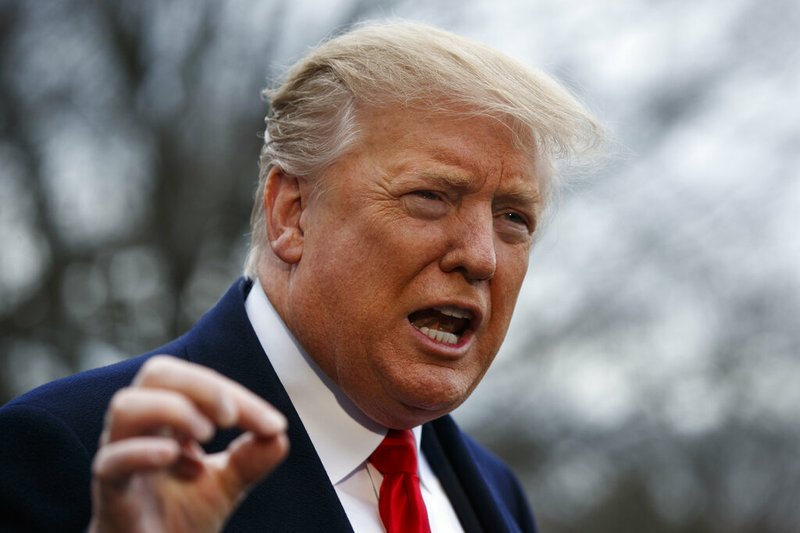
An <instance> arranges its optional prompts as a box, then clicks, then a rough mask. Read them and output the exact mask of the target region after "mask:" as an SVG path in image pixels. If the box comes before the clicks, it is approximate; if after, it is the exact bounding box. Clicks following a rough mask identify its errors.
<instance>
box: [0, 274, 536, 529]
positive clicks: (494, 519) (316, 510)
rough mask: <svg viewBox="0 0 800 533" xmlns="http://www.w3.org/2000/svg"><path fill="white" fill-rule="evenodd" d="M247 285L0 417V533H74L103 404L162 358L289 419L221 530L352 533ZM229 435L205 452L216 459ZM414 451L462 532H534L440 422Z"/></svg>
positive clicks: (488, 459) (497, 476) (496, 468)
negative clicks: (180, 325) (268, 461)
mask: <svg viewBox="0 0 800 533" xmlns="http://www.w3.org/2000/svg"><path fill="white" fill-rule="evenodd" d="M250 287H251V284H250V283H249V282H248V281H247V280H244V279H241V280H239V281H238V282H237V283H236V284H234V286H233V287H231V289H230V290H229V291H228V292H227V294H225V296H223V298H222V299H221V300H220V301H219V303H217V305H216V306H214V307H213V308H212V309H211V310H210V311H209V312H208V313H207V314H206V315H205V316H203V318H201V319H200V321H199V322H198V323H197V324H196V325H195V326H194V327H193V328H192V329H191V330H190V331H189V332H188V333H186V334H185V335H183V336H181V337H180V338H178V339H176V340H175V341H173V342H171V343H170V344H167V345H166V346H163V347H161V348H159V349H158V350H155V351H153V352H151V353H149V354H145V355H142V356H139V357H136V358H133V359H130V360H127V361H124V362H121V363H119V364H116V365H112V366H109V367H105V368H100V369H96V370H91V371H88V372H84V373H81V374H77V375H75V376H71V377H68V378H65V379H62V380H59V381H56V382H53V383H50V384H47V385H44V386H42V387H40V388H38V389H35V390H34V391H32V392H29V393H27V394H25V395H23V396H21V397H19V398H17V399H15V400H13V401H11V402H9V403H8V404H6V405H5V406H3V408H2V409H0V531H2V532H6V531H25V532H31V531H59V532H60V531H80V530H82V529H83V528H85V527H86V525H87V524H88V521H89V517H90V514H91V509H90V489H89V487H90V481H91V478H90V476H91V472H90V471H91V466H90V465H91V461H92V457H93V456H94V454H95V452H96V450H97V443H98V439H99V438H100V431H101V429H102V423H103V415H104V412H105V408H106V405H107V404H108V402H109V399H110V398H111V396H112V395H113V394H114V392H115V391H116V390H117V389H119V388H120V387H124V386H126V385H128V384H129V383H130V382H131V380H132V379H133V376H134V375H135V374H136V372H137V370H138V369H139V367H140V366H141V365H142V363H143V362H144V361H145V360H146V359H147V358H148V357H149V356H151V355H153V354H156V353H168V354H172V355H175V356H177V357H180V358H182V359H185V360H188V361H192V362H195V363H199V364H202V365H205V366H208V367H211V368H213V369H215V370H217V371H218V372H221V373H222V374H224V375H226V376H228V377H230V378H232V379H234V380H236V381H238V382H239V383H242V384H243V385H245V386H246V387H248V388H250V389H251V390H253V391H255V392H256V393H257V394H259V395H261V396H262V397H264V398H265V399H266V400H267V401H269V402H270V403H271V404H273V405H274V406H275V407H277V408H278V409H279V410H281V411H282V412H283V413H284V414H285V415H286V417H287V418H288V420H289V430H288V432H289V439H290V442H291V452H290V454H289V457H288V459H287V460H286V461H285V462H284V463H283V464H282V465H281V466H279V467H278V468H277V469H276V470H275V471H274V472H273V473H272V474H271V475H270V476H269V477H268V478H267V479H266V480H265V481H263V482H262V483H260V484H259V485H258V486H257V487H256V488H254V489H253V491H252V492H251V493H250V494H249V495H248V497H247V498H246V499H245V501H244V502H243V503H242V504H241V506H240V507H239V508H238V509H237V511H236V512H235V513H234V515H233V516H232V517H231V519H230V521H229V522H228V524H227V528H226V531H275V532H284V531H299V532H313V531H325V532H332V531H352V529H351V527H350V524H349V522H348V520H347V516H346V515H345V512H344V509H343V508H342V506H341V504H340V503H339V499H338V498H337V496H336V493H335V491H334V488H333V486H332V485H331V483H330V481H329V480H328V477H327V476H326V474H325V471H324V469H323V466H322V463H321V462H320V460H319V457H318V456H317V453H316V452H315V450H314V447H313V446H312V444H311V441H310V439H309V437H308V435H307V434H306V431H305V429H304V428H303V424H302V423H301V422H300V419H299V418H298V416H297V412H296V411H295V410H294V407H293V406H292V404H291V403H290V401H289V397H288V396H287V394H286V391H285V390H284V388H283V386H282V385H281V383H280V381H279V380H278V378H277V376H276V374H275V371H274V370H273V369H272V366H271V364H270V362H269V360H268V358H267V357H266V355H265V354H264V351H263V349H262V348H261V345H260V344H259V342H258V339H257V338H256V335H255V332H254V331H253V329H252V327H251V326H250V322H249V321H248V319H247V315H246V314H245V310H244V298H245V296H246V294H247V292H248V291H249V290H250ZM236 434H237V433H236V431H234V430H228V431H222V432H219V433H218V434H217V435H216V436H215V438H214V440H213V441H212V442H211V443H210V444H209V445H208V446H207V447H206V448H207V449H208V450H209V451H212V452H213V451H219V450H222V449H224V448H225V447H226V446H227V444H228V443H229V442H230V441H231V439H232V438H234V437H235V436H236ZM422 449H423V451H424V453H425V455H426V457H427V458H428V460H429V462H430V464H431V466H432V468H433V470H434V471H435V472H436V475H437V476H438V477H439V480H440V481H441V483H442V485H443V487H444V488H445V491H446V492H447V494H448V497H449V498H450V501H451V502H452V504H453V507H454V508H455V510H456V513H457V514H458V516H459V518H460V520H461V522H462V524H463V526H464V529H465V530H466V531H468V532H469V531H490V532H502V531H535V526H534V522H533V517H532V514H531V512H530V509H529V507H528V505H527V502H526V498H525V495H524V494H523V492H522V490H521V489H520V486H519V484H518V482H517V481H516V479H515V478H514V476H513V475H512V474H511V472H510V471H509V470H508V468H507V467H506V466H505V465H503V464H502V463H501V462H500V461H499V460H498V459H496V458H495V457H494V456H492V455H490V454H489V453H488V452H487V451H486V450H484V449H483V448H481V447H480V446H479V445H478V444H477V443H475V442H474V441H473V440H471V439H470V438H469V437H468V436H466V435H465V434H463V433H462V432H461V431H460V430H459V429H458V427H457V426H456V424H455V422H454V421H453V420H452V418H450V417H449V416H446V417H443V418H441V419H439V420H435V421H433V422H431V423H428V424H425V426H424V427H423V434H422Z"/></svg>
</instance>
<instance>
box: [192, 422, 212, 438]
mask: <svg viewBox="0 0 800 533" xmlns="http://www.w3.org/2000/svg"><path fill="white" fill-rule="evenodd" d="M192 435H193V436H194V438H195V439H197V440H199V441H200V442H206V441H207V440H208V439H210V438H211V437H212V436H214V426H213V425H212V424H211V422H209V421H208V420H206V419H205V418H196V419H194V420H193V421H192Z"/></svg>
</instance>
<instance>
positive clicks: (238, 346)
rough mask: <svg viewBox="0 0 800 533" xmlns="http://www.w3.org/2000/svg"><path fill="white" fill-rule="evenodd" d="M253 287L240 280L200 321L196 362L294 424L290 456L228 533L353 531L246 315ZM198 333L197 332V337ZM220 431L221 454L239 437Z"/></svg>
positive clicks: (192, 355) (191, 346)
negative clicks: (241, 385) (254, 532)
mask: <svg viewBox="0 0 800 533" xmlns="http://www.w3.org/2000/svg"><path fill="white" fill-rule="evenodd" d="M249 290H250V284H249V283H247V282H246V281H244V280H240V281H239V283H237V285H236V286H234V287H233V288H231V289H230V290H229V291H228V293H227V294H226V295H225V296H223V298H222V300H220V302H219V303H218V304H217V305H216V306H215V307H214V308H213V309H212V310H211V311H210V312H209V313H208V314H207V315H206V316H205V317H203V319H201V321H200V322H199V323H198V327H196V328H194V330H193V331H192V333H190V335H193V336H194V337H195V338H192V339H188V341H189V342H188V343H187V345H188V349H187V353H188V356H189V359H190V360H193V361H195V362H198V363H200V364H204V365H206V366H209V367H211V368H214V369H215V370H217V371H218V372H221V373H222V374H224V375H226V376H228V377H230V378H231V379H234V380H235V381H238V382H239V383H241V384H243V385H244V386H245V387H248V388H249V389H251V390H252V391H254V392H255V393H256V394H258V395H260V396H261V397H263V398H264V399H266V400H267V401H268V402H270V403H271V404H272V405H274V406H275V407H276V408H277V409H278V410H280V411H281V412H282V413H283V414H284V415H285V416H286V418H287V419H288V421H289V430H288V436H289V441H290V442H291V449H290V452H289V457H288V458H287V459H286V461H285V462H284V463H283V464H281V465H280V466H279V467H278V468H277V469H276V470H275V471H274V472H272V473H271V474H270V475H269V476H268V477H267V479H266V480H264V481H263V482H261V483H260V484H259V485H257V486H256V487H255V488H254V489H253V490H252V492H251V493H250V494H249V495H248V496H247V498H246V499H245V501H244V502H242V504H241V506H240V507H239V509H237V511H236V512H235V513H234V515H233V516H232V518H231V520H230V521H229V523H228V524H227V526H226V531H331V532H338V531H343V532H351V531H352V528H351V526H350V522H349V521H348V519H347V515H346V514H345V512H344V509H343V508H342V505H341V503H340V501H339V498H338V496H337V495H336V491H335V489H334V488H333V485H332V484H331V482H330V480H329V478H328V476H327V474H326V473H325V469H324V467H323V466H322V462H321V461H320V460H319V456H318V455H317V453H316V451H315V449H314V446H313V444H312V443H311V439H310V438H309V437H308V434H307V433H306V430H305V428H304V427H303V424H302V422H301V421H300V418H299V416H298V415H297V412H296V411H295V409H294V407H293V406H292V403H291V401H290V400H289V396H288V395H287V394H286V390H285V389H284V388H283V385H282V384H281V383H280V381H279V380H278V376H277V375H276V374H275V371H274V369H273V368H272V365H271V364H270V362H269V359H268V358H267V356H266V354H265V353H264V350H263V349H262V347H261V344H260V343H259V342H258V339H257V337H256V335H255V332H254V331H253V329H252V327H251V325H250V322H249V320H248V319H247V315H246V313H245V311H244V298H245V296H246V294H247V292H248V291H249ZM195 332H197V333H196V334H195ZM237 434H238V433H237V432H235V431H225V432H220V433H219V434H218V435H217V436H216V438H215V439H214V441H213V442H212V443H211V444H210V445H209V446H208V448H209V450H211V451H217V450H222V449H224V448H225V447H227V445H228V443H230V441H231V440H232V439H233V438H235V437H236V435H237Z"/></svg>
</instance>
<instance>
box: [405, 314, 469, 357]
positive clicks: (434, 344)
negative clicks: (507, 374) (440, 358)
mask: <svg viewBox="0 0 800 533" xmlns="http://www.w3.org/2000/svg"><path fill="white" fill-rule="evenodd" d="M408 325H409V327H410V328H411V329H412V330H413V332H414V334H415V335H416V337H417V338H418V339H419V340H420V341H421V342H422V343H423V344H424V345H425V347H426V349H427V350H428V351H434V352H436V353H437V354H442V355H445V356H447V357H460V356H462V355H463V354H464V353H466V351H467V350H468V349H469V347H470V346H471V345H472V342H473V341H474V340H475V334H474V333H473V331H472V330H467V331H465V332H464V334H463V335H461V337H460V338H459V339H458V343H456V344H449V343H446V342H441V341H437V340H436V339H432V338H430V337H428V336H427V335H425V334H424V333H422V332H421V331H420V330H418V329H417V328H415V327H414V325H413V324H411V322H409V323H408Z"/></svg>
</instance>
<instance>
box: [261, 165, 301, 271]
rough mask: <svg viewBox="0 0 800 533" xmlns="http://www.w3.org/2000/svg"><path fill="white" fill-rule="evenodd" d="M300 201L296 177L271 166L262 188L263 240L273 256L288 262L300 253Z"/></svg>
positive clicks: (291, 261)
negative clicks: (264, 223)
mask: <svg viewBox="0 0 800 533" xmlns="http://www.w3.org/2000/svg"><path fill="white" fill-rule="evenodd" d="M302 200H303V198H302V194H301V190H300V182H299V181H298V179H297V178H296V177H295V176H290V175H289V174H286V172H284V170H283V169H282V168H281V167H279V166H274V167H272V169H270V171H269V174H268V175H267V183H266V187H265V188H264V210H265V213H266V215H267V217H266V222H267V240H268V241H269V245H270V247H271V248H272V251H273V252H274V253H275V255H277V256H278V257H279V258H280V259H281V260H282V261H283V262H284V263H287V264H290V265H293V264H295V263H298V262H299V261H300V257H302V255H303V229H302V226H301V221H300V216H301V215H302V213H303V208H304V207H305V206H304V203H303V201H302Z"/></svg>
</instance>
